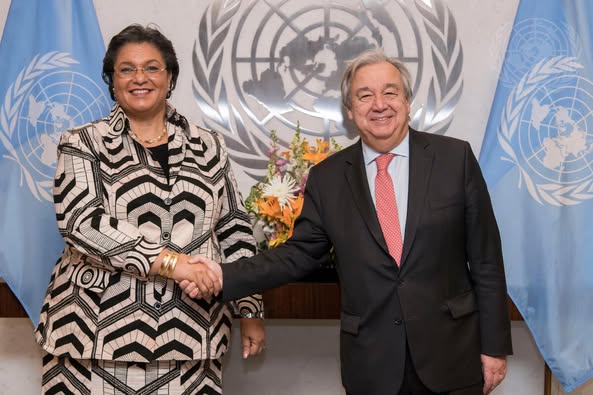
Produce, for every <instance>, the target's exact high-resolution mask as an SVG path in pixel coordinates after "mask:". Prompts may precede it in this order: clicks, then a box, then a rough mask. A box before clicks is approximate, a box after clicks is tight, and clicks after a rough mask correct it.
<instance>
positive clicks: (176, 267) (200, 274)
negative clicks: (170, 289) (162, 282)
mask: <svg viewBox="0 0 593 395" xmlns="http://www.w3.org/2000/svg"><path fill="white" fill-rule="evenodd" d="M150 274H159V275H161V276H163V277H168V278H172V279H173V280H175V281H176V282H177V283H178V284H179V287H180V288H181V289H182V290H183V292H185V293H186V294H187V295H188V296H189V297H190V298H197V299H209V298H211V297H212V296H216V295H218V294H219V293H220V291H221V290H222V269H221V268H220V264H219V263H217V262H214V261H213V260H211V259H208V258H206V257H205V256H202V255H198V256H189V255H186V254H178V253H176V252H172V251H168V250H163V252H162V253H161V255H160V256H159V258H158V259H157V261H156V262H155V264H154V265H153V267H152V268H151V270H150Z"/></svg>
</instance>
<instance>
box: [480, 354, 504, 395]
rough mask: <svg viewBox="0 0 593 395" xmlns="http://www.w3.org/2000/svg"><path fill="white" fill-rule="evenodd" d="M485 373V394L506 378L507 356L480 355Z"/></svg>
mask: <svg viewBox="0 0 593 395" xmlns="http://www.w3.org/2000/svg"><path fill="white" fill-rule="evenodd" d="M480 359H481V360H482V372H483V374H484V395H487V394H489V393H491V392H492V391H493V390H494V388H496V387H497V386H498V384H500V383H501V382H502V380H504V377H505V376H506V374H507V357H506V356H502V357H491V356H489V355H484V354H482V355H480Z"/></svg>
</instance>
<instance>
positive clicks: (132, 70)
mask: <svg viewBox="0 0 593 395" xmlns="http://www.w3.org/2000/svg"><path fill="white" fill-rule="evenodd" d="M165 70H167V68H166V67H158V66H146V67H131V66H122V67H120V68H118V69H116V70H114V74H115V75H116V76H118V77H119V78H121V79H123V80H129V79H132V78H134V76H135V75H136V73H137V72H138V71H142V72H143V73H144V75H145V76H146V77H148V78H156V77H158V75H159V74H160V73H161V72H163V71H165Z"/></svg>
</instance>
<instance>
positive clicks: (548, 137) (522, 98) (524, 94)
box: [498, 56, 593, 206]
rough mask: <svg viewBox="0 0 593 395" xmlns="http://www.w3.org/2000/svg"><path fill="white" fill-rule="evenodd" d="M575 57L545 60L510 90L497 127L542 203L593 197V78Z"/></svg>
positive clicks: (575, 201)
mask: <svg viewBox="0 0 593 395" xmlns="http://www.w3.org/2000/svg"><path fill="white" fill-rule="evenodd" d="M582 68H583V66H582V65H581V64H579V63H578V62H577V60H576V58H574V57H564V56H556V57H553V58H548V59H544V60H541V61H540V62H539V63H537V64H536V65H535V67H534V68H533V69H532V70H531V71H530V72H529V73H526V74H525V76H524V77H523V78H522V79H521V81H519V83H518V84H517V87H515V89H514V90H513V91H512V93H511V94H510V95H509V99H508V101H507V105H506V106H505V110H504V111H503V114H502V122H501V127H500V129H499V131H498V136H499V142H500V143H501V146H502V148H503V150H504V151H505V152H506V154H507V155H508V157H507V158H505V160H508V161H510V162H512V163H513V164H515V165H516V166H517V168H518V169H519V171H520V185H522V184H523V182H524V183H525V186H526V187H527V190H528V191H529V193H530V195H531V196H532V197H533V199H535V200H536V201H537V202H538V203H541V204H550V205H554V206H563V205H575V204H579V203H581V202H583V201H585V200H588V199H591V198H593V165H592V163H593V135H592V133H591V131H593V95H592V93H591V92H593V82H591V81H590V80H588V79H586V78H584V77H583V76H581V75H579V73H578V70H579V69H582Z"/></svg>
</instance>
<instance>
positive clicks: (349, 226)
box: [183, 51, 512, 395]
mask: <svg viewBox="0 0 593 395" xmlns="http://www.w3.org/2000/svg"><path fill="white" fill-rule="evenodd" d="M410 86H411V83H410V76H409V73H408V71H407V70H406V68H405V67H404V66H403V64H401V63H400V62H398V61H397V60H394V59H390V58H387V57H386V56H385V55H384V54H383V53H382V52H379V51H371V52H367V53H364V54H362V55H360V56H359V57H357V58H356V59H355V60H354V61H353V62H352V63H351V64H350V65H349V67H348V69H347V70H346V72H345V75H344V78H343V81H342V101H343V104H344V106H345V108H346V109H347V111H348V117H349V118H350V119H351V120H352V121H353V122H354V124H355V125H356V127H357V129H358V133H359V135H360V141H358V142H357V143H355V144H354V145H352V146H350V147H348V148H346V149H344V150H342V151H340V152H338V153H336V154H334V155H332V156H331V157H329V158H327V159H326V160H324V161H323V162H321V163H320V164H319V165H317V166H315V167H314V168H313V169H311V172H310V174H309V178H308V181H307V187H306V191H305V202H304V207H303V210H302V213H301V215H300V217H299V218H298V220H297V222H296V225H295V229H294V233H293V236H292V238H291V239H290V240H288V241H287V242H286V243H285V244H284V245H281V246H279V247H277V248H275V249H272V250H269V251H266V252H264V253H262V254H260V255H258V256H255V257H253V258H248V259H241V260H239V261H236V262H233V263H230V264H225V265H222V271H221V269H220V266H217V265H212V262H209V264H210V265H211V267H212V268H213V270H214V271H216V272H217V273H218V275H221V276H222V277H223V278H222V280H221V281H222V285H223V298H224V299H234V298H238V297H241V296H245V295H250V294H253V293H255V292H260V291H262V290H264V289H267V288H271V287H275V286H278V285H280V284H283V283H286V282H289V281H294V280H296V279H298V278H300V277H302V276H304V275H305V274H307V273H309V272H310V271H313V270H315V269H316V268H317V267H318V266H319V260H320V259H322V258H323V257H324V256H325V254H326V253H327V252H328V250H329V249H330V248H331V246H333V247H334V249H335V255H336V258H337V263H336V266H337V271H338V275H339V279H340V290H341V304H342V305H341V309H342V312H341V333H340V347H341V351H340V354H341V369H342V382H343V385H344V387H345V389H346V391H347V393H348V394H351V395H369V394H370V395H375V394H377V395H382V394H385V395H395V394H435V393H438V394H450V395H461V394H464V395H466V394H472V395H473V394H482V393H485V394H487V393H490V392H491V391H492V390H493V389H494V388H495V387H496V386H497V385H498V384H499V383H500V382H501V381H502V379H503V378H504V376H505V374H506V355H508V354H511V353H512V346H511V336H510V323H509V318H508V307H507V299H506V284H505V277H504V268H503V261H502V255H501V245H500V238H499V233H498V227H497V224H496V220H495V218H494V214H493V211H492V207H491V203H490V198H489V196H488V191H487V189H486V185H485V183H484V180H483V178H482V174H481V172H480V169H479V166H478V163H477V161H476V158H475V157H474V155H473V153H472V151H471V148H470V146H469V144H468V143H466V142H463V141H460V140H457V139H453V138H450V137H444V136H438V135H431V134H426V133H421V132H418V131H415V130H413V129H411V128H409V126H408V120H409V113H410V100H411V88H410ZM385 153H388V154H389V153H391V154H395V155H382V154H385ZM380 163H382V165H381V166H380V168H378V167H377V166H379V164H380ZM385 166H387V168H386V169H383V167H385ZM385 170H387V172H385ZM394 190H395V201H394V199H393V194H394ZM389 196H391V198H389ZM385 210H387V211H389V213H388V214H384V212H385ZM402 241H403V246H402ZM204 262H207V261H206V260H204ZM207 282H208V280H205V283H207ZM183 287H187V288H186V292H188V293H190V295H192V294H193V295H196V294H204V293H205V292H206V290H205V289H204V287H205V285H204V284H201V285H200V288H196V285H195V284H192V285H190V286H188V285H187V284H183Z"/></svg>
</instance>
